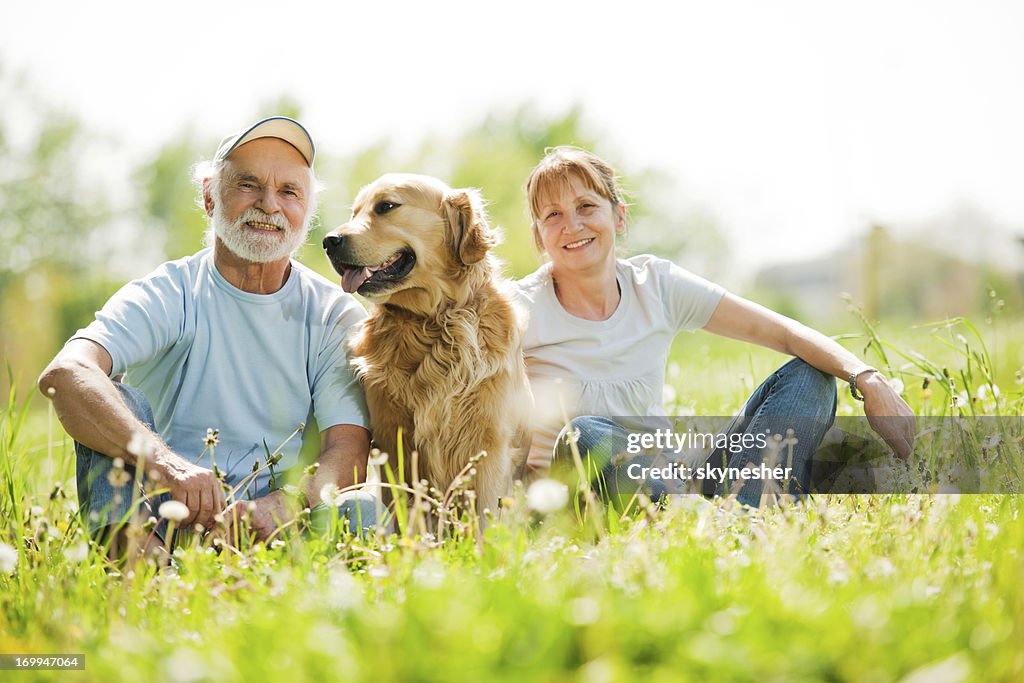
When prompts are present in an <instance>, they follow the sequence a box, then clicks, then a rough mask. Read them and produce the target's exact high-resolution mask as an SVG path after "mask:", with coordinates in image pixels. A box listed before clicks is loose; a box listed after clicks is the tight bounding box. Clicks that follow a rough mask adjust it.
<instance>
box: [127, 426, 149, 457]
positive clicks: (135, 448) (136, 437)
mask: <svg viewBox="0 0 1024 683" xmlns="http://www.w3.org/2000/svg"><path fill="white" fill-rule="evenodd" d="M125 450H126V451H128V452H129V453H131V454H132V455H134V456H135V457H136V458H144V457H146V455H147V453H148V452H149V439H148V438H147V437H146V435H145V434H143V433H142V432H135V433H134V434H132V437H131V438H130V439H128V445H127V446H126V447H125Z"/></svg>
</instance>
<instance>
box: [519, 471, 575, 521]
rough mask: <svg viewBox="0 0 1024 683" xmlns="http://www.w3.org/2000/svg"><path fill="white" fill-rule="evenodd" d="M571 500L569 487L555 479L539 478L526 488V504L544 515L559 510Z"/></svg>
mask: <svg viewBox="0 0 1024 683" xmlns="http://www.w3.org/2000/svg"><path fill="white" fill-rule="evenodd" d="M568 502H569V487H568V486H566V485H565V484H563V483H562V482H560V481H555V480H554V479H538V480H537V481H535V482H533V483H532V484H530V488H528V489H527V490H526V504H527V506H528V507H529V508H530V509H531V510H535V511H536V512H539V513H540V514H542V515H548V514H551V513H552V512H557V511H558V510H561V509H562V508H564V507H565V506H566V504H567V503H568Z"/></svg>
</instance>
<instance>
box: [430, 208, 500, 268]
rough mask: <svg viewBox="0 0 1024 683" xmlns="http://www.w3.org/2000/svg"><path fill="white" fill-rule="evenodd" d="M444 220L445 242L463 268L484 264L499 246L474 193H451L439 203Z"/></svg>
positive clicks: (496, 236) (495, 234) (496, 235)
mask: <svg viewBox="0 0 1024 683" xmlns="http://www.w3.org/2000/svg"><path fill="white" fill-rule="evenodd" d="M441 207H442V209H443V210H444V213H445V217H446V225H445V238H446V241H447V243H448V245H449V247H450V248H451V250H452V253H453V254H455V256H456V258H458V260H459V261H460V262H461V263H463V264H464V265H467V266H469V265H473V264H474V263H478V262H480V261H481V260H483V258H484V256H486V255H487V252H488V250H490V249H491V248H492V247H494V246H496V245H497V244H498V234H497V232H495V231H494V230H492V229H491V226H490V225H489V224H488V222H487V213H486V212H485V211H484V203H483V200H482V199H481V198H480V193H479V192H477V191H476V190H453V191H452V192H450V193H449V194H447V195H446V196H445V198H444V199H443V200H442V201H441Z"/></svg>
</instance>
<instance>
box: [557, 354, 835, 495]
mask: <svg viewBox="0 0 1024 683" xmlns="http://www.w3.org/2000/svg"><path fill="white" fill-rule="evenodd" d="M836 406H837V395H836V383H835V379H834V378H833V377H830V376H829V375H826V374H825V373H823V372H821V371H819V370H817V369H815V368H813V367H811V366H810V365H808V364H807V363H806V362H804V361H803V360H800V359H799V358H794V359H792V360H790V361H789V362H787V363H786V364H784V365H783V366H782V367H780V368H779V369H778V370H776V371H775V372H773V373H772V374H771V375H770V376H769V377H768V379H766V380H765V381H764V382H762V383H761V385H760V386H759V387H757V389H755V390H754V393H753V394H751V396H750V398H749V399H747V402H746V404H744V406H743V410H742V411H741V412H740V414H739V415H737V416H736V417H735V418H733V419H732V421H731V422H730V423H729V424H728V426H727V427H726V428H725V429H724V430H723V431H722V434H724V435H725V439H724V440H725V441H727V442H728V443H734V444H736V445H735V446H733V447H732V448H731V449H730V448H729V447H728V446H723V447H721V448H718V449H715V450H713V451H712V452H711V454H710V455H709V456H708V458H707V461H706V463H705V464H706V465H708V466H711V467H727V468H737V469H742V468H744V467H745V466H747V465H748V464H749V465H753V466H759V465H761V464H762V463H764V464H765V465H766V466H769V467H775V466H782V467H788V468H791V476H790V478H789V479H788V482H787V483H786V484H785V487H786V488H785V492H787V493H791V494H793V495H796V496H798V497H799V496H801V495H803V494H804V493H806V492H809V491H810V490H811V464H812V460H813V455H814V452H815V451H816V450H817V449H818V446H819V445H820V444H821V441H822V439H823V438H824V436H825V433H826V432H827V431H828V430H829V428H830V427H831V426H832V422H833V421H834V419H835V414H836ZM790 429H791V430H793V435H794V437H795V442H794V441H792V440H791V441H788V442H787V441H784V442H783V443H782V444H781V447H779V448H775V449H774V450H773V448H767V449H762V448H761V447H759V446H757V445H748V446H747V447H743V446H742V445H741V444H754V443H756V442H757V440H758V439H757V438H756V437H758V435H759V434H764V435H768V436H772V435H775V434H779V435H782V436H785V435H786V434H787V431H788V430H790ZM744 435H749V436H747V437H746V438H744ZM628 437H629V432H628V431H627V429H626V428H625V427H623V426H622V425H621V424H619V423H617V422H616V421H614V420H612V419H609V418H607V417H598V416H593V415H585V416H581V417H577V418H575V419H573V420H572V421H571V422H570V423H569V424H567V425H566V426H565V427H564V428H563V429H562V431H561V433H560V434H559V435H558V439H557V440H556V442H555V453H554V462H555V463H556V465H557V464H558V463H563V464H562V465H561V467H565V466H566V465H565V464H564V463H566V462H568V463H571V462H572V451H571V446H570V441H571V439H572V438H575V440H576V446H577V449H578V451H579V453H580V455H581V456H584V457H585V458H586V465H587V466H588V469H590V470H591V472H593V473H596V474H597V476H596V477H595V478H594V480H595V482H596V483H597V484H598V485H599V486H600V487H601V488H602V489H603V491H604V492H606V493H607V494H608V495H610V496H623V495H632V494H633V493H634V492H635V491H636V490H637V489H638V485H639V482H638V481H637V480H635V479H632V478H630V477H628V476H627V467H628V466H629V465H631V464H635V463H638V462H639V463H640V464H641V465H643V466H647V465H651V464H653V463H652V461H653V460H655V458H656V456H651V455H638V456H635V457H628V456H625V457H624V454H626V453H627V448H626V447H627V439H628ZM762 443H763V441H762ZM769 443H772V442H771V441H770V440H769ZM772 459H774V460H773V461H771V462H768V461H766V460H772ZM643 484H644V488H645V489H646V493H648V494H650V495H651V497H652V498H654V499H656V500H657V499H658V498H660V497H661V496H663V495H665V494H666V493H669V492H670V488H669V487H668V486H666V484H665V483H664V482H662V481H659V480H652V479H649V480H646V481H645V482H643ZM734 489H738V491H737V499H738V500H739V501H740V502H741V503H744V504H746V505H751V506H757V505H758V504H759V502H760V499H761V494H762V492H763V484H762V481H761V480H758V479H742V480H736V481H733V480H725V481H720V482H716V481H714V480H712V479H706V480H703V486H702V493H703V494H704V495H706V496H709V497H710V496H721V495H726V494H728V493H730V492H732V491H733V490H734Z"/></svg>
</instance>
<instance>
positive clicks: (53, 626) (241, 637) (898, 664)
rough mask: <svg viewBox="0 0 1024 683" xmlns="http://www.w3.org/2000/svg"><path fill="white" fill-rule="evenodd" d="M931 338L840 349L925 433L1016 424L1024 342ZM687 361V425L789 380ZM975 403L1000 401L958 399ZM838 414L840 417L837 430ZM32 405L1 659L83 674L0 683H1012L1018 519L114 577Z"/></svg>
mask: <svg viewBox="0 0 1024 683" xmlns="http://www.w3.org/2000/svg"><path fill="white" fill-rule="evenodd" d="M1004 325H1005V328H1012V329H1016V330H1018V331H1019V329H1020V327H1019V325H1016V326H1015V325H1011V324H1009V323H1006V324H1004ZM929 330H930V328H922V329H915V330H909V329H908V330H901V331H899V333H898V336H899V339H898V341H896V342H895V343H894V344H892V345H891V346H888V345H884V343H883V342H881V339H879V338H878V337H877V336H876V337H874V338H870V337H868V338H862V339H859V340H850V342H849V343H850V347H851V348H854V349H856V350H857V351H858V352H859V351H860V350H861V349H862V348H863V347H864V345H865V344H867V343H868V342H870V341H873V340H877V341H878V342H879V343H880V344H883V347H882V349H883V351H884V352H886V353H887V355H888V356H889V357H890V366H891V367H892V368H893V369H894V370H897V371H899V372H901V373H902V377H903V381H904V384H905V387H906V395H907V398H908V400H910V402H911V404H912V405H913V406H914V407H915V409H916V410H918V411H919V412H921V413H926V414H934V415H940V414H948V412H949V411H951V410H954V407H953V406H952V405H951V400H950V395H951V392H959V391H961V390H964V391H968V394H969V397H970V400H969V405H968V406H964V405H960V406H959V407H958V408H956V409H958V410H961V411H967V410H970V411H973V413H977V414H997V413H998V414H1002V415H1017V416H1019V415H1020V414H1021V412H1020V411H1021V397H1020V385H1018V384H1017V383H1016V375H1015V373H1016V372H1018V371H1019V370H1020V369H1021V365H1022V361H1024V358H1022V356H1021V351H1022V346H1024V344H1022V342H1020V341H1018V340H1021V339H1024V335H1021V334H1011V333H1010V332H1008V331H1006V330H1005V329H1004V330H1003V331H1002V332H1001V333H1000V334H999V335H992V334H991V333H990V331H985V332H983V333H982V334H981V335H979V336H980V337H981V338H984V339H985V340H986V341H988V342H989V344H990V347H991V348H988V349H987V352H986V353H982V351H981V348H980V345H979V343H978V342H979V341H980V339H976V338H975V337H974V336H973V335H972V334H971V331H970V329H969V328H967V327H965V326H964V325H963V324H962V323H960V324H958V325H957V326H954V327H949V328H943V329H941V330H940V331H939V332H938V333H937V336H938V338H937V339H935V338H932V337H931V336H930V334H929ZM882 333H883V334H886V339H888V338H890V336H891V335H889V334H888V333H887V332H885V331H884V330H883V331H882ZM956 334H961V335H963V337H964V340H965V341H966V345H965V344H962V343H960V341H959V339H957V337H956V336H955V335H956ZM993 336H995V337H996V341H995V342H994V343H993V342H992V341H990V340H991V339H992V338H993ZM684 341H685V342H688V343H687V345H686V346H685V349H686V353H685V355H684V354H683V353H682V352H678V353H677V354H676V355H675V362H676V363H678V367H679V370H678V371H676V372H675V373H674V376H673V377H671V378H670V383H671V384H672V386H673V389H674V391H675V393H676V398H675V401H676V404H677V406H678V407H682V408H688V409H692V410H694V411H695V412H699V413H704V414H714V413H718V412H731V411H732V410H735V408H736V407H737V406H738V405H739V404H740V403H741V402H742V400H743V399H744V398H745V397H746V394H747V393H749V391H750V390H751V389H752V388H753V385H754V382H755V378H758V379H759V378H761V377H763V376H765V375H766V374H767V373H768V372H770V371H771V369H772V368H774V367H775V366H777V365H778V364H780V363H781V361H782V360H783V359H782V358H781V357H779V356H777V355H774V354H771V353H769V352H762V351H756V350H755V351H750V350H749V349H748V348H747V347H744V346H742V345H733V344H729V343H719V342H717V341H713V340H711V338H710V337H708V336H706V335H701V336H697V337H686V338H685V340H684ZM944 341H945V342H950V344H952V346H947V345H945V344H944V343H943V342H944ZM911 349H914V350H916V351H918V352H919V353H921V354H922V356H923V357H925V358H927V359H929V360H928V362H929V363H930V364H931V365H930V366H928V368H926V369H922V368H921V367H920V366H921V365H922V364H923V362H922V361H920V360H917V361H916V364H915V361H914V360H908V359H907V358H904V357H903V356H901V355H900V353H898V352H897V351H901V352H902V353H904V354H906V355H907V356H909V357H910V358H911V359H915V357H914V356H912V355H911V354H910V350H911ZM975 352H976V353H977V354H978V357H975V356H974V355H973V354H974V353H975ZM871 353H874V352H871ZM867 357H868V360H869V361H871V362H881V361H880V359H878V358H875V357H872V356H871V355H870V353H869V355H868V356H867ZM943 368H945V369H946V371H947V373H948V376H947V373H943V372H942V369H943ZM929 372H931V373H932V374H931V375H929V377H930V380H929V384H930V387H931V388H932V392H931V396H930V397H927V398H926V397H925V396H924V393H923V390H922V389H921V385H922V384H923V375H928V373H929ZM949 378H953V379H954V381H953V382H952V383H951V382H950V379H949ZM985 384H988V385H991V384H996V385H998V386H999V387H1000V389H1001V392H1000V397H999V398H998V399H994V398H992V392H991V389H990V390H989V391H988V392H987V393H986V392H980V393H981V395H982V398H978V395H979V389H980V387H981V386H983V385H985ZM843 394H844V395H843V398H842V399H841V403H842V408H841V411H842V410H853V403H852V402H851V401H850V400H849V398H848V397H847V396H845V392H843ZM44 403H45V402H44V401H42V400H37V401H34V404H35V408H36V411H35V412H32V411H25V410H23V409H22V406H23V405H24V404H23V403H22V402H21V401H19V400H18V399H15V398H12V399H11V400H10V401H9V402H8V406H7V409H6V410H5V411H4V413H3V416H2V420H0V477H2V482H0V543H6V544H7V545H9V546H11V547H13V548H16V549H17V551H18V555H19V559H18V565H17V568H16V570H15V571H14V572H13V573H11V574H5V573H0V653H14V652H33V653H57V652H79V653H85V654H86V662H87V669H86V671H84V672H34V673H28V672H22V673H19V674H11V675H10V677H9V678H8V677H5V679H9V680H22V679H25V680H34V679H38V680H96V681H121V680H124V681H142V680H161V681H162V680H171V681H197V680H214V681H236V680H237V681H243V680H244V681H251V680H285V681H300V680H325V679H327V680H330V679H340V680H352V681H364V680H365V681H375V682H379V681H420V680H422V681H492V680H493V681H526V680H529V681H533V680H537V681H564V680H569V681H575V680H579V681H617V680H648V681H679V680H695V681H705V680H715V681H718V680H725V681H730V680H736V681H746V680H750V681H755V680H756V681H803V680H806V681H819V680H825V681H846V680H849V681H897V680H909V681H975V680H986V681H987V680H996V681H999V680H1005V681H1012V680H1020V679H1021V678H1022V677H1024V651H1022V650H1021V648H1020V643H1022V642H1024V591H1021V590H1020V586H1021V585H1024V558H1022V556H1021V553H1022V552H1024V520H1022V518H1021V517H1022V515H1021V512H1022V510H1021V507H1022V506H1021V497H1020V496H1011V495H1002V496H1000V495H973V496H968V495H964V496H960V497H955V496H925V495H920V496H909V495H908V496H861V497H856V496H831V497H830V496H818V497H816V498H815V499H814V500H810V501H807V502H804V503H800V504H797V505H793V506H786V507H782V508H774V509H766V510H762V511H757V512H753V513H743V512H740V511H738V510H736V509H735V507H734V503H733V501H731V500H729V499H725V500H718V501H715V502H714V503H703V502H699V501H698V502H694V503H693V504H690V505H680V506H676V507H674V508H670V509H668V510H665V511H658V510H653V509H651V510H640V509H635V508H634V512H633V514H630V515H628V516H627V517H626V518H625V519H619V518H617V517H615V516H614V515H610V514H608V513H607V511H605V510H602V509H595V508H593V507H591V508H588V509H587V510H586V512H585V519H583V520H580V519H579V518H577V516H576V515H575V514H574V512H573V511H572V509H571V508H572V507H573V506H571V505H570V506H569V509H567V510H565V511H563V512H561V513H556V514H554V515H552V516H550V517H547V518H545V519H539V518H538V517H537V516H536V514H535V513H534V514H532V515H531V514H530V513H528V512H527V510H526V509H525V500H524V497H523V496H522V495H521V494H520V495H519V496H517V498H516V499H515V502H514V506H513V507H512V508H511V509H510V512H509V514H508V515H507V516H506V517H505V518H503V520H502V522H501V523H499V524H495V525H492V526H491V527H490V528H489V529H488V531H487V533H486V540H485V542H484V543H482V544H480V543H478V542H477V540H478V539H477V538H475V536H474V534H473V533H471V532H468V531H464V532H459V533H455V534H454V535H452V536H451V537H449V538H447V539H446V540H445V541H444V542H443V543H437V542H434V541H432V540H430V539H423V538H409V537H404V538H403V537H398V536H390V537H387V538H373V539H369V540H366V541H360V540H358V539H352V538H350V537H346V536H342V537H340V538H329V537H326V536H325V537H306V538H290V539H288V540H287V541H286V542H283V543H276V544H274V545H273V546H272V547H270V548H267V547H264V546H262V545H257V546H253V547H249V548H247V549H246V550H245V551H244V552H243V553H241V554H232V553H226V552H225V553H221V554H217V553H215V552H214V551H213V550H210V549H206V548H203V547H199V546H189V547H185V548H183V549H181V550H179V551H178V553H177V554H176V562H177V565H178V566H177V568H176V570H174V571H167V570H164V571H160V572H157V571H156V570H155V568H154V567H153V566H150V565H146V564H139V565H136V567H135V568H134V570H133V571H132V572H129V573H125V574H123V575H122V574H118V573H116V572H114V571H113V570H112V568H111V567H110V566H109V565H108V564H107V563H106V561H105V560H104V559H102V554H101V553H100V552H98V551H97V549H96V548H89V547H88V546H86V545H84V544H85V540H84V536H83V534H82V531H81V529H80V528H79V526H78V522H77V517H76V514H75V506H74V504H73V501H74V488H73V480H74V477H73V454H72V453H71V450H70V447H69V445H68V442H67V440H66V438H65V437H64V435H63V433H62V432H60V431H59V428H58V426H57V425H56V424H55V423H54V422H53V421H52V418H51V417H50V416H49V415H48V413H47V412H46V411H44V410H41V409H40V408H41V407H45V406H44ZM943 411H946V413H944V412H943ZM48 434H51V436H49V437H48ZM1018 448H1019V444H1018ZM55 482H56V483H58V484H59V487H58V486H55Z"/></svg>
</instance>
